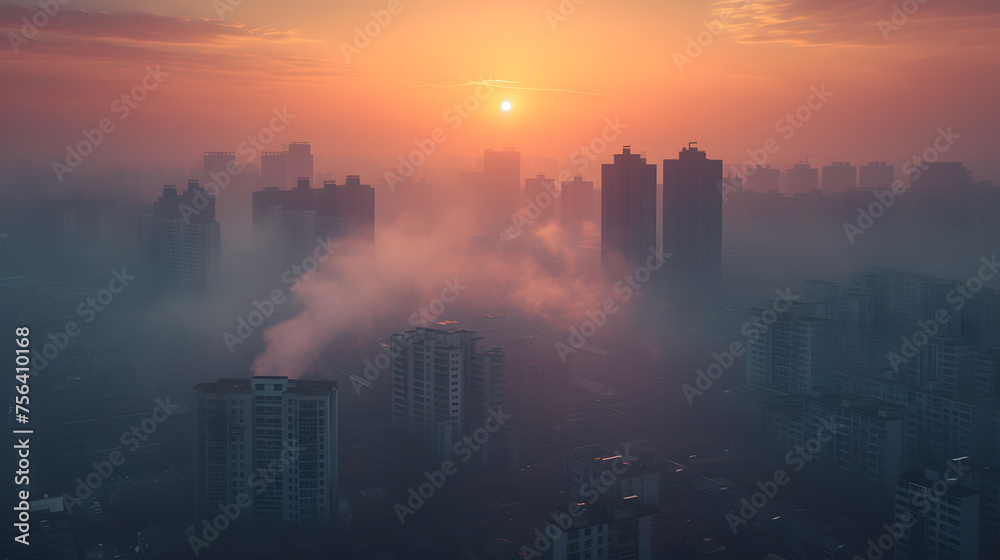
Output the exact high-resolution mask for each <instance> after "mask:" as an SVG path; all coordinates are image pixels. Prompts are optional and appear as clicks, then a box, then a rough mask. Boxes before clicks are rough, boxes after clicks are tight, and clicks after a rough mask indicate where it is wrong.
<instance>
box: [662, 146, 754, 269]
mask: <svg viewBox="0 0 1000 560" xmlns="http://www.w3.org/2000/svg"><path fill="white" fill-rule="evenodd" d="M749 180H750V179H749V178H748V179H747V181H748V182H749ZM720 184H722V160H720V159H708V157H707V155H706V154H705V152H702V151H700V150H698V148H692V147H688V148H684V149H682V150H681V152H680V154H679V157H678V159H665V160H663V243H662V244H663V250H664V251H665V252H667V253H672V254H673V256H672V257H670V262H669V263H668V264H669V268H670V270H671V272H672V273H673V274H674V275H679V276H680V277H682V278H685V279H687V280H695V281H706V280H714V279H717V278H719V277H720V276H721V275H722V192H721V190H720V188H719V185H720Z"/></svg>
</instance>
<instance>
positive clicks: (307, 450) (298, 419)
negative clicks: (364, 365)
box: [194, 376, 339, 525]
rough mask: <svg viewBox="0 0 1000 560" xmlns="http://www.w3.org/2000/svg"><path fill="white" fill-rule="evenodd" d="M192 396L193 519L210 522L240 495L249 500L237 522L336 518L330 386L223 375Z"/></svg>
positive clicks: (307, 522) (313, 521)
mask: <svg viewBox="0 0 1000 560" xmlns="http://www.w3.org/2000/svg"><path fill="white" fill-rule="evenodd" d="M194 393H195V397H196V398H197V410H198V412H197V416H196V420H195V442H194V443H195V455H194V456H195V474H194V477H195V480H194V483H195V516H196V517H197V518H198V519H212V518H214V517H215V516H216V515H218V513H219V508H220V506H226V505H228V504H232V503H240V498H241V496H242V497H244V499H245V497H246V496H248V497H249V498H250V499H251V500H252V502H253V503H252V504H251V505H250V506H249V507H247V508H245V509H244V510H243V511H242V513H241V515H240V518H241V519H246V520H256V521H285V522H290V523H293V524H298V525H318V524H323V523H326V522H328V521H330V520H333V519H336V516H337V511H338V509H337V508H338V503H339V498H338V494H339V488H338V461H339V454H338V439H337V438H338V433H337V424H338V422H337V382H336V381H313V380H303V379H289V378H287V377H278V376H254V377H251V378H249V379H248V378H238V379H234V378H226V379H219V380H217V381H215V382H214V383H200V384H198V385H196V386H195V388H194ZM269 479H270V480H271V481H270V482H268V480H269ZM244 495H245V496H244Z"/></svg>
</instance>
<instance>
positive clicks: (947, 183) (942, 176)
mask: <svg viewBox="0 0 1000 560" xmlns="http://www.w3.org/2000/svg"><path fill="white" fill-rule="evenodd" d="M923 165H924V166H926V169H924V166H921V167H918V168H917V169H914V170H912V171H910V186H911V187H918V188H919V187H933V188H943V189H953V188H956V187H969V186H971V185H972V172H971V171H969V170H968V169H966V168H965V166H964V165H962V162H960V161H936V162H934V163H930V162H925V163H924V164H923Z"/></svg>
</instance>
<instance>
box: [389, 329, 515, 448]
mask: <svg viewBox="0 0 1000 560" xmlns="http://www.w3.org/2000/svg"><path fill="white" fill-rule="evenodd" d="M480 340H482V337H479V336H476V333H474V332H472V331H465V330H462V331H443V330H438V329H431V328H426V327H418V328H416V329H415V330H412V331H407V332H405V333H401V334H394V335H392V345H393V347H394V348H398V349H399V353H398V354H397V355H396V356H395V357H394V359H393V362H392V423H393V425H395V426H396V427H397V428H400V429H402V430H404V431H405V432H406V433H407V434H409V435H410V436H411V437H413V438H416V439H417V441H418V442H419V445H420V446H421V447H425V448H428V449H435V450H436V453H437V455H438V456H439V457H441V458H442V459H445V458H450V457H451V456H452V454H453V453H454V450H453V447H454V445H455V444H456V442H458V441H459V439H460V438H461V437H462V436H463V435H468V434H471V433H472V432H473V430H475V429H476V428H477V427H481V426H483V423H484V422H485V421H486V420H487V419H489V418H491V414H490V411H491V410H492V411H495V412H500V410H501V407H502V406H503V405H504V400H505V399H504V352H503V350H502V349H500V348H492V349H490V350H484V351H479V350H478V349H477V348H476V343H477V342H478V341H480Z"/></svg>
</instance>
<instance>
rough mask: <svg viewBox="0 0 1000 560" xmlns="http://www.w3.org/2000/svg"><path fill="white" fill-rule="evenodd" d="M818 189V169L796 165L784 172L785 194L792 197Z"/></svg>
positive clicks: (802, 164)
mask: <svg viewBox="0 0 1000 560" xmlns="http://www.w3.org/2000/svg"><path fill="white" fill-rule="evenodd" d="M818 189H819V169H814V168H813V167H812V166H811V165H809V164H808V163H796V164H795V166H794V167H792V168H791V169H787V170H785V193H786V194H789V195H792V196H794V195H797V194H804V193H810V192H813V191H815V190H818Z"/></svg>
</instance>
